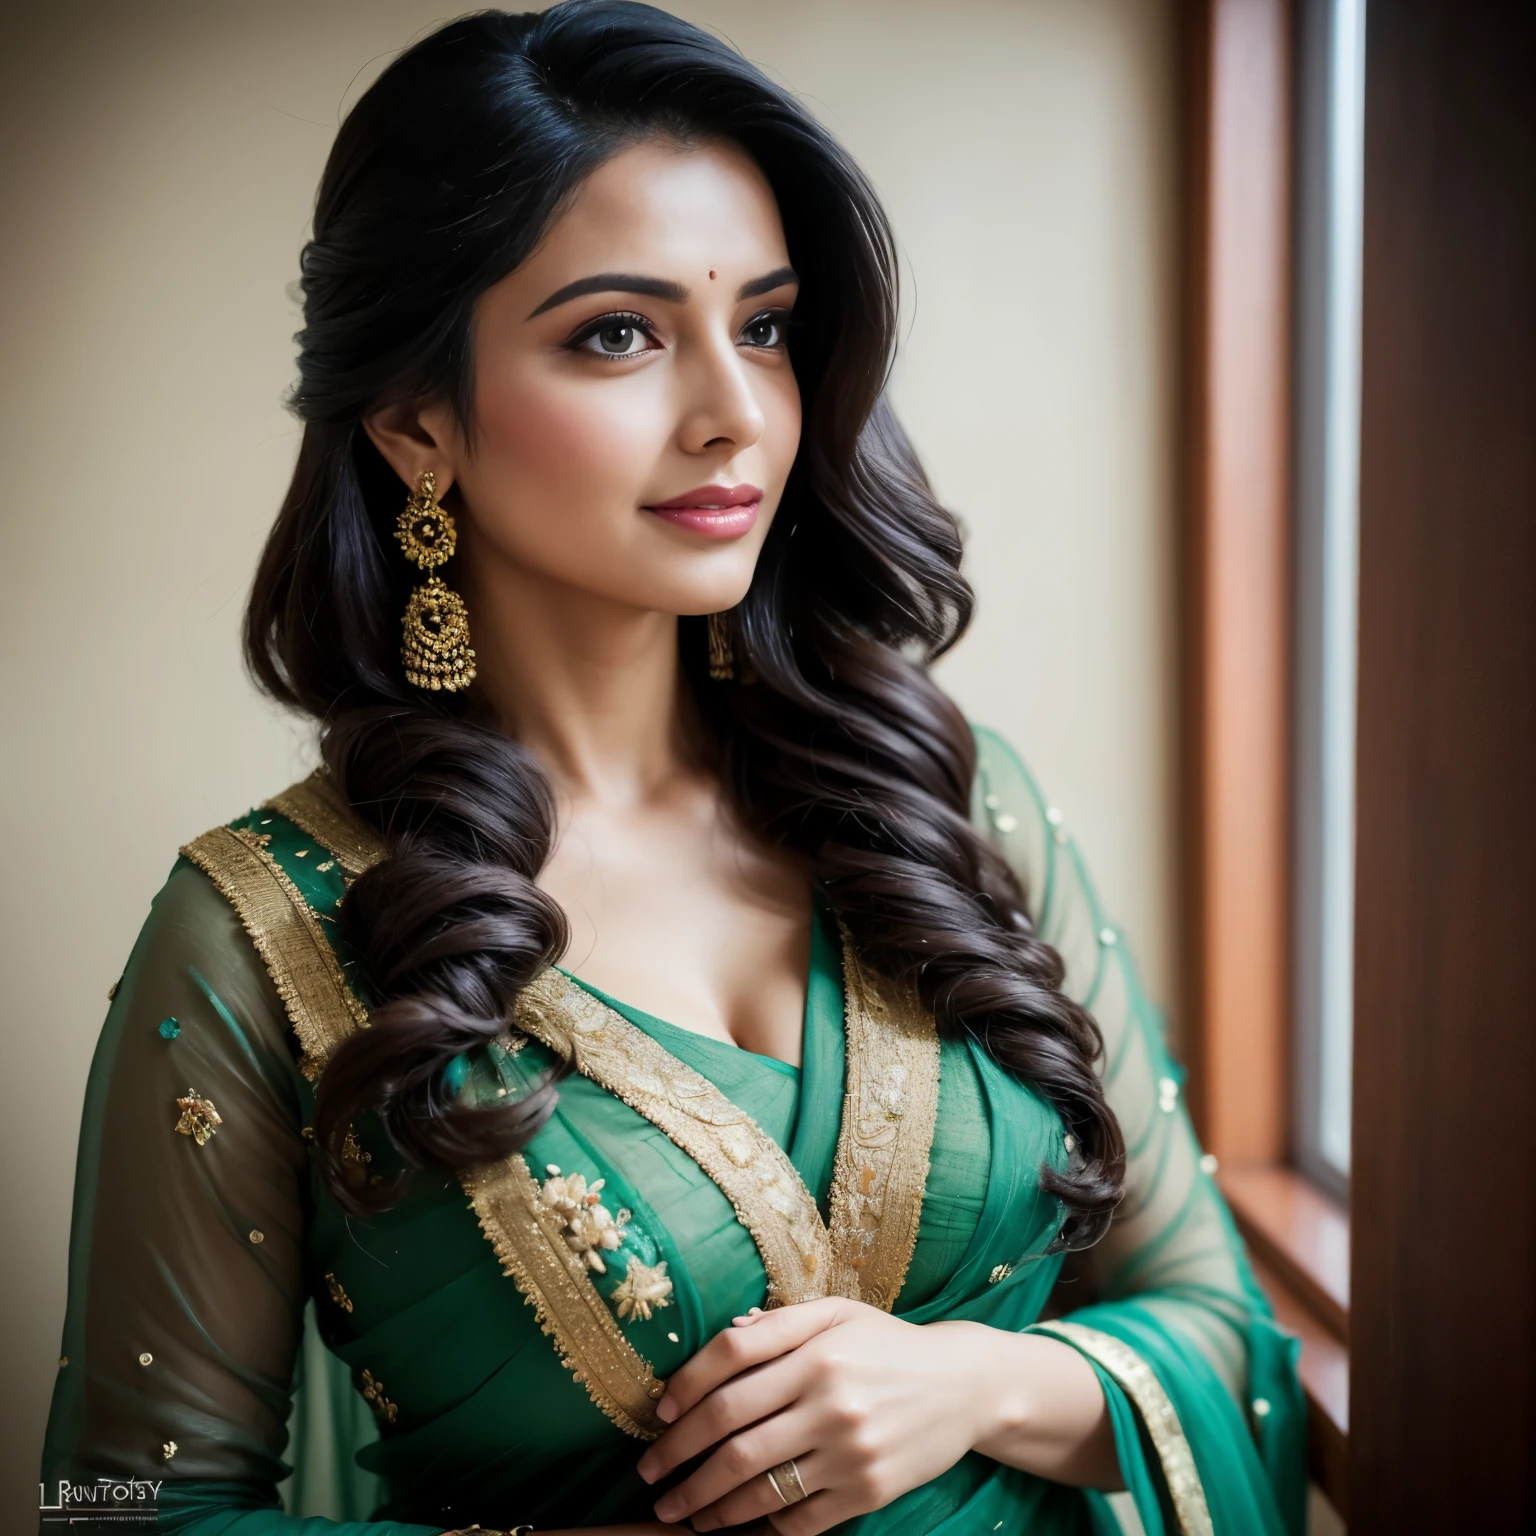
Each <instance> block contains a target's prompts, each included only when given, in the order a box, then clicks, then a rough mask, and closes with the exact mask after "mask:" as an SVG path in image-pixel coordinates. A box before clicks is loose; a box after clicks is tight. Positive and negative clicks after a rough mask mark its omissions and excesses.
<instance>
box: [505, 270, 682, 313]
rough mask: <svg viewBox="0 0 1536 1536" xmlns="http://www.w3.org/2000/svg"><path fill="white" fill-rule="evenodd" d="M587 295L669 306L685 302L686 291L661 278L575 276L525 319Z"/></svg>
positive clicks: (604, 274)
mask: <svg viewBox="0 0 1536 1536" xmlns="http://www.w3.org/2000/svg"><path fill="white" fill-rule="evenodd" d="M589 293H643V294H645V295H646V297H647V298H652V299H665V300H666V301H667V302H668V303H669V304H683V303H686V302H687V299H688V290H687V289H686V288H684V287H683V285H682V284H681V283H673V282H669V281H668V280H667V279H666V278H664V277H636V276H634V275H633V274H632V273H628V272H599V273H597V274H596V275H595V276H593V277H578V278H577V279H576V281H575V282H574V283H567V284H566V285H565V287H564V288H557V289H555V291H554V292H553V293H552V294H550V296H549V297H548V298H547V299H545V300H544V302H543V303H542V304H540V305H539V307H538V308H537V309H536V310H534V312H533V314H532V315H529V316H528V318H529V319H530V320H532V319H533V318H534V316H535V315H542V314H543V313H544V311H545V310H547V309H554V308H555V307H556V306H557V305H560V304H569V303H570V301H571V300H572V299H579V298H582V297H584V296H585V295H586V294H589Z"/></svg>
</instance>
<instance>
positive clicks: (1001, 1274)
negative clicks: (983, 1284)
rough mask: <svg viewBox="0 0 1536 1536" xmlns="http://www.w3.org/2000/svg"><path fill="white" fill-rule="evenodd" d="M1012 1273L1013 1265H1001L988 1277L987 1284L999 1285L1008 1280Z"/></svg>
mask: <svg viewBox="0 0 1536 1536" xmlns="http://www.w3.org/2000/svg"><path fill="white" fill-rule="evenodd" d="M1012 1273H1013V1265H1012V1264H999V1265H997V1266H996V1267H995V1268H994V1269H993V1271H992V1273H991V1274H990V1275H988V1276H987V1284H988V1285H997V1284H998V1283H999V1282H1000V1281H1003V1280H1006V1279H1007V1278H1008V1276H1009V1275H1011V1274H1012Z"/></svg>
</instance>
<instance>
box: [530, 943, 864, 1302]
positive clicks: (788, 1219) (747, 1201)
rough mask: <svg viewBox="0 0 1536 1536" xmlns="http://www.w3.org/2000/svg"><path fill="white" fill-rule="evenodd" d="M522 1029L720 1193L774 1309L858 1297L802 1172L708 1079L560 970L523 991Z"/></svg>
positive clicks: (550, 971) (546, 973) (549, 972)
mask: <svg viewBox="0 0 1536 1536" xmlns="http://www.w3.org/2000/svg"><path fill="white" fill-rule="evenodd" d="M516 1024H517V1027H518V1028H519V1029H522V1030H524V1031H526V1032H527V1033H528V1034H530V1035H532V1036H533V1037H534V1039H536V1040H538V1041H540V1042H541V1043H542V1044H544V1045H545V1046H547V1047H548V1048H549V1049H550V1050H552V1051H554V1052H555V1053H556V1054H557V1055H560V1056H563V1057H567V1058H569V1059H571V1060H572V1061H574V1063H575V1066H576V1070H577V1071H578V1072H580V1073H581V1074H582V1075H583V1076H584V1077H589V1078H591V1079H592V1081H593V1082H595V1083H597V1084H598V1085H599V1087H602V1088H606V1089H607V1090H608V1092H609V1093H611V1094H613V1095H614V1096H615V1097H616V1098H619V1099H622V1100H623V1101H624V1102H625V1103H626V1104H628V1105H629V1107H630V1108H631V1109H633V1110H634V1111H635V1112H636V1113H637V1114H641V1115H643V1116H644V1117H645V1118H646V1119H647V1120H649V1121H650V1122H651V1124H652V1125H654V1126H656V1127H657V1128H658V1129H659V1130H661V1131H663V1132H665V1133H666V1135H667V1136H668V1137H669V1138H670V1139H671V1140H672V1141H673V1142H675V1143H676V1144H677V1145H678V1146H679V1147H680V1148H682V1150H683V1151H684V1152H686V1153H687V1154H688V1156H689V1157H691V1158H692V1159H693V1160H694V1161H695V1162H696V1163H697V1164H698V1165H699V1167H701V1168H702V1169H703V1170H704V1172H705V1173H707V1174H708V1175H709V1177H710V1178H711V1179H712V1180H713V1181H714V1182H715V1183H716V1184H717V1185H718V1186H719V1187H720V1189H721V1191H722V1192H723V1193H724V1195H725V1197H726V1199H728V1200H729V1201H730V1202H731V1205H732V1208H733V1209H734V1210H735V1212H736V1218H737V1220H738V1221H740V1222H741V1224H742V1226H744V1227H745V1228H746V1229H747V1230H748V1231H749V1232H750V1233H751V1234H752V1238H753V1241H754V1242H755V1243H756V1244H757V1249H758V1252H759V1254H761V1256H762V1260H763V1268H764V1270H765V1271H766V1272H767V1276H768V1305H769V1306H770V1307H774V1306H788V1305H790V1304H792V1303H794V1302H797V1301H812V1300H816V1299H817V1298H819V1297H822V1296H857V1295H858V1286H857V1283H856V1280H855V1277H854V1275H853V1273H852V1271H851V1270H849V1269H848V1267H847V1265H846V1264H843V1265H838V1264H837V1263H835V1255H834V1252H833V1250H832V1247H831V1245H830V1244H829V1242H828V1240H827V1229H826V1227H825V1226H824V1225H823V1223H822V1220H821V1213H820V1212H819V1211H818V1210H817V1209H816V1202H815V1201H814V1200H813V1199H812V1198H811V1194H810V1191H809V1190H808V1189H806V1187H805V1184H804V1182H803V1181H802V1180H801V1178H800V1175H799V1174H798V1173H797V1172H796V1171H795V1166H794V1164H793V1163H791V1162H790V1160H789V1158H788V1157H787V1156H786V1155H785V1153H784V1150H783V1149H782V1148H781V1147H780V1146H779V1144H778V1143H777V1142H776V1141H774V1140H773V1138H772V1137H771V1136H769V1135H768V1134H767V1133H766V1132H765V1131H763V1130H762V1128H761V1127H760V1126H759V1125H758V1124H757V1122H756V1121H755V1120H753V1118H752V1117H751V1116H750V1115H749V1114H747V1112H746V1111H745V1110H744V1109H740V1108H738V1107H737V1106H736V1105H735V1104H733V1103H732V1102H731V1101H730V1100H729V1099H728V1098H727V1097H726V1096H725V1095H724V1094H723V1093H721V1091H720V1090H719V1089H718V1088H717V1087H715V1085H714V1084H713V1083H712V1082H710V1081H709V1079H708V1078H706V1077H702V1076H700V1074H699V1073H697V1072H695V1071H694V1070H693V1069H692V1068H691V1067H688V1066H685V1065H684V1064H683V1063H682V1062H681V1061H679V1060H678V1059H677V1057H675V1056H674V1055H672V1053H671V1052H670V1051H668V1050H667V1049H666V1048H665V1047H664V1046H662V1045H659V1044H658V1043H657V1042H656V1041H655V1040H653V1039H652V1038H651V1037H650V1036H649V1035H648V1034H646V1033H645V1031H644V1030H642V1029H637V1028H636V1027H635V1026H634V1025H633V1024H631V1023H630V1022H629V1020H628V1019H626V1018H624V1017H623V1015H621V1014H618V1013H615V1012H614V1010H613V1009H612V1008H609V1007H608V1006H607V1005H606V1004H605V1003H603V1002H601V1001H600V1000H599V999H598V998H596V997H594V996H593V995H592V994H591V993H590V992H588V991H586V990H584V989H583V988H582V987H579V986H577V985H576V983H575V982H574V981H572V980H571V979H570V978H569V977H568V976H566V975H565V974H564V972H562V971H558V970H555V969H554V968H553V967H551V968H549V969H547V970H545V971H543V972H542V973H541V974H540V975H538V976H536V977H535V978H534V979H533V981H532V982H530V983H529V985H528V986H527V987H525V988H524V989H523V992H522V995H521V996H520V997H519V998H518V1001H517V1013H516Z"/></svg>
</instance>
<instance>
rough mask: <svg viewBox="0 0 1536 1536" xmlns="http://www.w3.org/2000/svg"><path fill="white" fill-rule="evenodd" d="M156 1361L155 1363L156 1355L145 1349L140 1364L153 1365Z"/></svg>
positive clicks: (140, 1357)
mask: <svg viewBox="0 0 1536 1536" xmlns="http://www.w3.org/2000/svg"><path fill="white" fill-rule="evenodd" d="M154 1363H155V1357H154V1356H153V1355H152V1354H150V1352H149V1351H148V1350H147V1349H146V1350H145V1351H144V1353H143V1354H142V1355H140V1356H139V1364H140V1365H153V1364H154Z"/></svg>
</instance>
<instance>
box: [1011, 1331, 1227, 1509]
mask: <svg viewBox="0 0 1536 1536" xmlns="http://www.w3.org/2000/svg"><path fill="white" fill-rule="evenodd" d="M1035 1327H1036V1329H1037V1331H1039V1332H1041V1333H1054V1334H1055V1335H1056V1336H1057V1337H1058V1338H1060V1339H1063V1340H1064V1341H1065V1342H1067V1343H1068V1344H1071V1345H1073V1346H1074V1347H1076V1348H1077V1349H1080V1350H1081V1351H1082V1352H1083V1353H1084V1354H1085V1355H1087V1356H1088V1357H1089V1358H1090V1359H1092V1360H1096V1361H1097V1362H1098V1363H1099V1364H1100V1365H1102V1366H1103V1367H1104V1369H1105V1370H1106V1371H1108V1372H1109V1374H1110V1375H1111V1376H1113V1377H1114V1378H1115V1380H1116V1381H1118V1382H1119V1383H1120V1385H1121V1386H1122V1387H1124V1388H1125V1392H1126V1395H1127V1396H1128V1397H1129V1398H1130V1399H1131V1401H1132V1402H1133V1403H1135V1404H1136V1407H1137V1409H1138V1411H1139V1412H1140V1414H1141V1421H1142V1423H1143V1424H1145V1425H1146V1426H1147V1433H1148V1435H1150V1436H1151V1437H1152V1444H1153V1446H1154V1447H1155V1448H1156V1450H1157V1455H1158V1460H1159V1461H1161V1462H1162V1464H1163V1478H1164V1480H1165V1481H1166V1482H1167V1484H1168V1493H1169V1496H1170V1497H1171V1498H1172V1499H1173V1508H1174V1513H1175V1514H1177V1515H1178V1517H1179V1529H1180V1531H1182V1532H1183V1533H1184V1536H1214V1530H1215V1527H1214V1526H1213V1525H1212V1524H1211V1511H1210V1507H1209V1506H1208V1505H1207V1504H1206V1502H1205V1488H1204V1487H1203V1486H1202V1484H1201V1482H1200V1473H1199V1471H1198V1469H1197V1468H1196V1466H1195V1456H1194V1452H1193V1451H1191V1450H1190V1448H1189V1441H1188V1439H1186V1438H1185V1434H1184V1426H1183V1425H1182V1424H1180V1423H1179V1415H1178V1411H1177V1410H1176V1409H1175V1408H1174V1406H1173V1403H1172V1402H1171V1401H1170V1399H1169V1397H1168V1394H1167V1393H1166V1392H1165V1391H1164V1390H1163V1384H1162V1382H1160V1381H1159V1380H1158V1379H1157V1376H1156V1375H1155V1374H1154V1373H1153V1370H1152V1367H1151V1366H1150V1365H1148V1364H1147V1362H1146V1361H1145V1360H1143V1359H1142V1358H1141V1356H1140V1355H1138V1354H1137V1353H1136V1351H1135V1350H1134V1349H1132V1348H1131V1347H1130V1346H1129V1345H1127V1344H1122V1343H1121V1342H1120V1340H1119V1339H1116V1338H1111V1337H1110V1335H1109V1334H1107V1333H1100V1332H1099V1331H1098V1329H1097V1328H1086V1327H1084V1326H1083V1324H1081V1323H1069V1322H1061V1321H1057V1322H1049V1323H1037V1324H1036V1325H1035Z"/></svg>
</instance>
